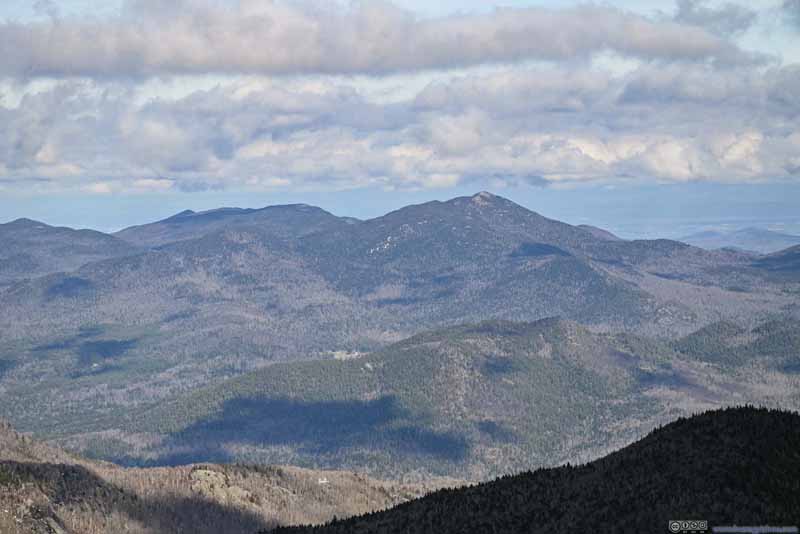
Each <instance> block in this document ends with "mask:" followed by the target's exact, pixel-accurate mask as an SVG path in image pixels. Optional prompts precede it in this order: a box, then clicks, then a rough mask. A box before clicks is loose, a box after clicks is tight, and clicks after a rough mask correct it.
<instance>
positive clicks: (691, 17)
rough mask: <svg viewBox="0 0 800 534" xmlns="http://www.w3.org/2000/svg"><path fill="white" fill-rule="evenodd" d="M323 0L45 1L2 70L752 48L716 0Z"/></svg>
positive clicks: (677, 54) (349, 69) (307, 66)
mask: <svg viewBox="0 0 800 534" xmlns="http://www.w3.org/2000/svg"><path fill="white" fill-rule="evenodd" d="M329 4H330V5H329V6H328V7H324V6H325V4H323V3H321V2H315V3H311V2H304V3H300V2H292V3H288V2H265V1H263V0H241V1H240V2H238V3H237V4H236V5H233V6H220V5H219V4H214V3H211V2H204V1H202V0H131V1H129V2H128V3H127V4H126V7H125V8H124V9H123V13H122V15H121V16H120V17H119V18H116V19H112V20H93V21H89V22H86V21H77V20H60V19H58V18H57V13H51V16H53V17H55V18H53V19H52V20H51V21H50V22H43V23H34V24H30V23H29V24H14V23H6V24H3V25H2V26H0V46H2V47H3V48H4V49H6V50H13V51H14V53H13V54H3V55H2V56H0V72H3V73H5V74H7V75H12V76H23V77H36V76H109V77H115V76H152V75H165V74H166V75H172V74H198V73H259V74H320V73H322V74H354V73H366V74H386V73H395V72H406V71H414V70H419V69H440V68H453V67H464V66H469V65H477V64H483V63H488V62H509V61H511V62H513V61H519V60H523V59H546V60H564V59H573V58H576V57H588V56H590V55H591V54H593V53H596V52H599V51H604V50H610V51H614V52H618V53H620V54H623V55H628V56H633V57H642V58H662V59H685V60H705V59H714V60H718V61H723V62H742V61H747V60H748V56H747V54H744V53H742V52H741V51H740V50H738V49H737V48H736V47H735V46H733V45H731V44H730V43H729V42H727V41H726V40H724V39H723V38H721V37H718V36H717V35H715V34H714V33H712V32H711V31H708V30H706V29H704V28H703V27H700V26H697V25H694V23H695V22H697V21H696V20H695V19H697V18H698V17H701V18H709V19H714V20H717V19H720V20H721V17H720V16H719V15H718V14H717V13H716V12H715V11H712V10H706V11H708V14H706V13H705V12H704V11H701V10H698V9H693V8H692V7H691V6H690V7H688V8H687V7H683V8H682V11H681V13H683V14H684V15H685V17H684V18H687V20H686V21H683V20H681V19H680V18H679V19H678V21H677V22H672V21H661V22H660V23H656V22H652V21H649V20H646V19H644V18H642V17H640V16H637V15H632V14H629V13H625V12H622V11H619V10H616V9H612V8H607V7H591V6H586V7H581V8H576V9H569V10H561V11H556V10H549V9H540V8H525V9H498V10H496V11H495V12H493V13H491V14H488V15H473V16H452V17H446V18H439V19H433V20H420V19H419V18H417V17H415V16H414V15H413V14H412V13H410V12H408V11H405V10H402V9H400V8H397V7H394V6H393V5H391V4H389V3H385V2H382V1H375V0H373V1H363V2H357V3H354V4H353V5H352V6H351V7H350V8H348V9H342V8H340V7H335V4H333V3H329ZM684 4H685V2H684ZM742 12H743V13H744V15H740V13H739V12H738V11H736V12H734V13H722V16H723V17H724V19H727V20H730V21H732V22H733V24H734V25H735V29H738V28H739V27H740V25H742V24H746V23H747V22H748V19H747V12H746V11H745V10H742ZM686 22H688V24H687V23H686ZM701 22H703V21H701ZM716 26H718V25H717V24H712V25H711V26H710V27H711V28H712V29H715V28H716ZM722 29H725V26H724V25H723V26H722Z"/></svg>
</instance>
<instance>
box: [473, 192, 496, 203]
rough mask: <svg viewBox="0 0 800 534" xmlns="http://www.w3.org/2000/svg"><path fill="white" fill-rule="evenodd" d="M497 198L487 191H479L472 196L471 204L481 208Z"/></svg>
mask: <svg viewBox="0 0 800 534" xmlns="http://www.w3.org/2000/svg"><path fill="white" fill-rule="evenodd" d="M496 198H497V196H496V195H493V194H491V193H489V192H488V191H481V192H480V193H477V194H475V195H472V198H471V200H472V203H473V204H477V205H479V206H483V205H485V204H487V203H489V202H491V201H493V200H495V199H496Z"/></svg>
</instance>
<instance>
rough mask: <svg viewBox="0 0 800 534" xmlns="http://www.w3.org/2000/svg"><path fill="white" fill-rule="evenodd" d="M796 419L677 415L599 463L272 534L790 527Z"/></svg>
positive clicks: (798, 440) (730, 413)
mask: <svg viewBox="0 0 800 534" xmlns="http://www.w3.org/2000/svg"><path fill="white" fill-rule="evenodd" d="M798 450H800V415H798V414H797V413H790V412H780V411H770V410H765V409H754V408H735V409H727V410H721V411H713V412H708V413H703V414H700V415H696V416H694V417H691V418H689V419H681V420H678V421H676V422H674V423H671V424H669V425H667V426H665V427H663V428H660V429H658V430H655V431H654V432H652V433H651V434H650V435H648V436H647V437H645V438H644V439H642V440H641V441H638V442H637V443H634V444H632V445H629V446H628V447H625V448H624V449H622V450H620V451H617V452H614V453H612V454H610V455H608V456H606V457H604V458H602V459H599V460H597V461H594V462H592V463H589V464H586V465H582V466H569V465H568V466H563V467H558V468H554V469H543V470H538V471H535V472H528V473H522V474H519V475H516V476H511V477H504V478H501V479H498V480H495V481H492V482H488V483H485V484H479V485H477V486H472V487H467V488H457V489H452V490H442V491H439V492H436V493H434V494H432V495H428V496H426V497H423V498H421V499H419V500H416V501H412V502H409V503H405V504H402V505H400V506H397V507H395V508H392V509H390V510H387V511H384V512H378V513H374V514H369V515H365V516H362V517H355V518H351V519H347V520H343V521H334V522H332V523H329V524H328V525H325V526H320V527H316V528H312V527H294V528H279V529H277V530H276V531H275V533H276V534H339V533H341V534H344V533H347V534H361V533H363V534H366V533H376V532H381V533H384V534H395V533H396V534H401V533H402V534H456V533H458V534H460V533H464V532H480V533H484V532H485V533H490V532H503V533H507V534H515V533H526V534H528V533H530V534H538V533H541V534H544V533H550V532H666V531H668V525H669V522H670V521H672V520H687V519H694V520H705V521H707V528H708V529H709V531H710V529H711V528H712V527H714V526H734V525H775V526H780V525H784V526H794V525H797V523H798V520H800V492H798V489H800V485H799V484H798V474H800V455H798V454H797V451H798Z"/></svg>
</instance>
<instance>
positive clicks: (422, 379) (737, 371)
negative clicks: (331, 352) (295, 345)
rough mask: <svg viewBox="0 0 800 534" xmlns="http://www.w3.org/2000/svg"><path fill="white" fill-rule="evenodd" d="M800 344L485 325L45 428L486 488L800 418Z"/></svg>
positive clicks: (189, 453) (197, 452)
mask: <svg viewBox="0 0 800 534" xmlns="http://www.w3.org/2000/svg"><path fill="white" fill-rule="evenodd" d="M798 333H800V323H798V322H797V321H794V320H791V319H784V320H775V321H772V322H770V323H765V324H764V325H761V326H759V327H757V328H755V329H748V328H744V327H741V326H738V325H735V324H732V323H716V324H714V325H711V326H709V327H706V328H704V329H702V330H700V331H698V332H696V333H694V334H691V335H689V336H687V337H684V338H681V339H679V340H676V341H668V340H663V339H661V340H659V339H650V338H645V337H641V336H634V335H630V334H598V333H593V332H591V331H589V330H587V329H586V328H585V327H582V326H580V325H578V324H576V323H573V322H570V321H565V320H560V319H546V320H541V321H538V322H534V323H512V322H503V321H500V322H497V321H495V322H484V323H480V324H472V325H463V326H457V327H451V328H446V329H441V330H435V331H431V332H426V333H423V334H419V335H416V336H413V337H411V338H409V339H407V340H405V341H402V342H399V343H396V344H394V345H392V346H390V347H388V348H386V349H383V350H380V351H377V352H374V353H371V354H364V355H357V354H350V355H347V354H342V355H340V358H343V359H338V360H323V361H309V362H294V363H281V364H275V365H271V366H268V367H265V368H264V369H261V370H258V371H255V372H252V373H248V374H245V375H243V376H240V377H237V378H233V379H231V380H228V381H225V382H222V383H220V384H218V385H214V386H210V387H207V388H201V389H198V390H196V391H193V392H191V393H189V394H187V395H181V396H178V397H176V398H174V399H172V400H169V401H166V402H162V403H159V404H158V405H157V406H155V407H152V408H145V409H143V410H139V411H134V412H133V415H130V416H128V415H125V416H118V417H108V418H106V419H102V418H101V419H96V420H84V421H83V422H81V423H80V424H79V425H76V424H74V423H70V422H69V421H65V422H64V424H62V425H60V426H59V427H57V428H56V431H57V432H58V433H59V435H61V436H63V437H62V438H61V440H62V443H64V444H68V445H69V446H70V447H71V448H75V449H78V450H83V451H86V452H87V453H89V454H92V455H95V456H98V457H102V458H107V459H113V460H115V461H119V462H123V463H131V464H144V465H147V464H156V465H161V464H168V465H169V464H176V463H177V464H180V463H187V462H196V461H234V460H245V461H247V462H251V463H289V464H294V465H301V466H306V467H317V468H336V469H339V468H347V469H350V468H353V469H363V470H368V471H369V472H371V473H373V474H376V475H380V476H383V477H401V476H407V475H408V474H409V473H417V474H418V475H419V476H421V477H423V478H424V477H425V476H429V475H448V476H455V477H458V478H464V479H471V480H485V479H487V478H490V477H492V476H497V475H501V474H506V473H512V472H516V471H520V470H523V469H529V468H532V467H537V466H543V465H554V464H558V463H561V462H565V461H575V460H580V459H589V458H595V457H597V456H599V455H601V454H603V453H605V452H607V451H609V450H613V449H615V448H618V447H620V446H622V445H624V444H626V443H629V442H630V441H632V440H634V439H636V438H638V437H639V436H641V435H643V433H645V432H646V431H648V430H650V429H651V428H653V427H654V426H655V425H657V424H660V423H662V422H664V421H669V420H672V419H674V418H675V417H677V416H679V415H686V414H689V413H693V412H696V411H699V410H703V409H710V408H714V407H720V406H728V405H731V404H740V403H746V402H751V403H767V404H770V405H779V406H789V407H795V408H797V407H800V374H798V373H800V334H798ZM110 430H111V431H113V432H109V431H110ZM87 432H88V433H87Z"/></svg>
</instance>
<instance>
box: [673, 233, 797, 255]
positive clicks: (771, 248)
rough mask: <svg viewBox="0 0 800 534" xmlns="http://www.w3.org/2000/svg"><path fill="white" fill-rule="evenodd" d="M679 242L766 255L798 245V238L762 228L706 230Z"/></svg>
mask: <svg viewBox="0 0 800 534" xmlns="http://www.w3.org/2000/svg"><path fill="white" fill-rule="evenodd" d="M679 241H683V242H684V243H689V244H690V245H694V246H697V247H702V248H706V249H719V248H725V247H728V248H738V249H742V250H751V251H754V252H760V253H762V254H768V253H771V252H777V251H779V250H783V249H787V248H789V247H792V246H796V245H800V236H797V235H790V234H785V233H781V232H774V231H772V230H766V229H764V228H743V229H741V230H735V231H732V232H719V231H714V230H708V231H704V232H699V233H696V234H692V235H688V236H686V237H682V238H680V239H679Z"/></svg>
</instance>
